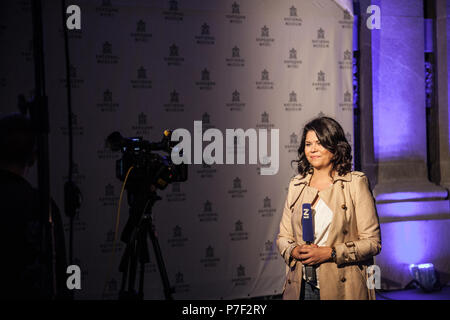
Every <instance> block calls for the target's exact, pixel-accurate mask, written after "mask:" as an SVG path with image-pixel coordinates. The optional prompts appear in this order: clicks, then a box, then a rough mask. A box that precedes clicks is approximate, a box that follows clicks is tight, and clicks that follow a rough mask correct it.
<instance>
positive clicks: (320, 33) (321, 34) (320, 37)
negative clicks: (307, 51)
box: [312, 28, 330, 48]
mask: <svg viewBox="0 0 450 320" xmlns="http://www.w3.org/2000/svg"><path fill="white" fill-rule="evenodd" d="M312 45H313V48H329V47H330V41H329V40H327V39H326V37H325V30H324V29H322V28H319V30H317V38H316V39H313V40H312Z"/></svg>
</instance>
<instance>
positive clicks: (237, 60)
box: [225, 46, 245, 67]
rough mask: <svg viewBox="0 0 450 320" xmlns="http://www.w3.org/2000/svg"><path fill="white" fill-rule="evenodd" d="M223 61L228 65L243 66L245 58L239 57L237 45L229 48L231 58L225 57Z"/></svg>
mask: <svg viewBox="0 0 450 320" xmlns="http://www.w3.org/2000/svg"><path fill="white" fill-rule="evenodd" d="M225 62H226V64H227V66H228V67H244V66H245V59H244V58H241V52H240V49H239V47H238V46H234V47H233V48H232V49H231V58H226V59H225Z"/></svg>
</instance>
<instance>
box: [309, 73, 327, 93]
mask: <svg viewBox="0 0 450 320" xmlns="http://www.w3.org/2000/svg"><path fill="white" fill-rule="evenodd" d="M312 86H313V88H314V89H316V90H317V91H326V90H327V88H328V87H329V86H330V82H328V81H326V74H325V72H323V71H322V70H320V71H319V72H318V73H317V82H313V83H312Z"/></svg>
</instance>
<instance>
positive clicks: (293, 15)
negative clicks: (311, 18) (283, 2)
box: [284, 6, 302, 27]
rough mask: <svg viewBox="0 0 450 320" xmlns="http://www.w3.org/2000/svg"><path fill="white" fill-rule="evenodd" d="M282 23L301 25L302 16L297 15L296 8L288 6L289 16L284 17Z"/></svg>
mask: <svg viewBox="0 0 450 320" xmlns="http://www.w3.org/2000/svg"><path fill="white" fill-rule="evenodd" d="M284 24H285V25H287V26H297V27H299V26H301V25H302V18H300V17H299V16H298V12H297V8H296V7H294V6H292V7H290V8H289V17H285V18H284Z"/></svg>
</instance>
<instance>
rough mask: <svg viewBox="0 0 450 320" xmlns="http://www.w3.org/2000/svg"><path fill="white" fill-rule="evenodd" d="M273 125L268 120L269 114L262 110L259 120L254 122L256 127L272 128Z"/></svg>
mask: <svg viewBox="0 0 450 320" xmlns="http://www.w3.org/2000/svg"><path fill="white" fill-rule="evenodd" d="M274 127H275V125H274V124H273V123H271V122H270V121H269V114H268V113H267V112H266V111H264V112H263V113H262V114H261V121H260V122H257V123H256V128H257V129H272V128H274Z"/></svg>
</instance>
